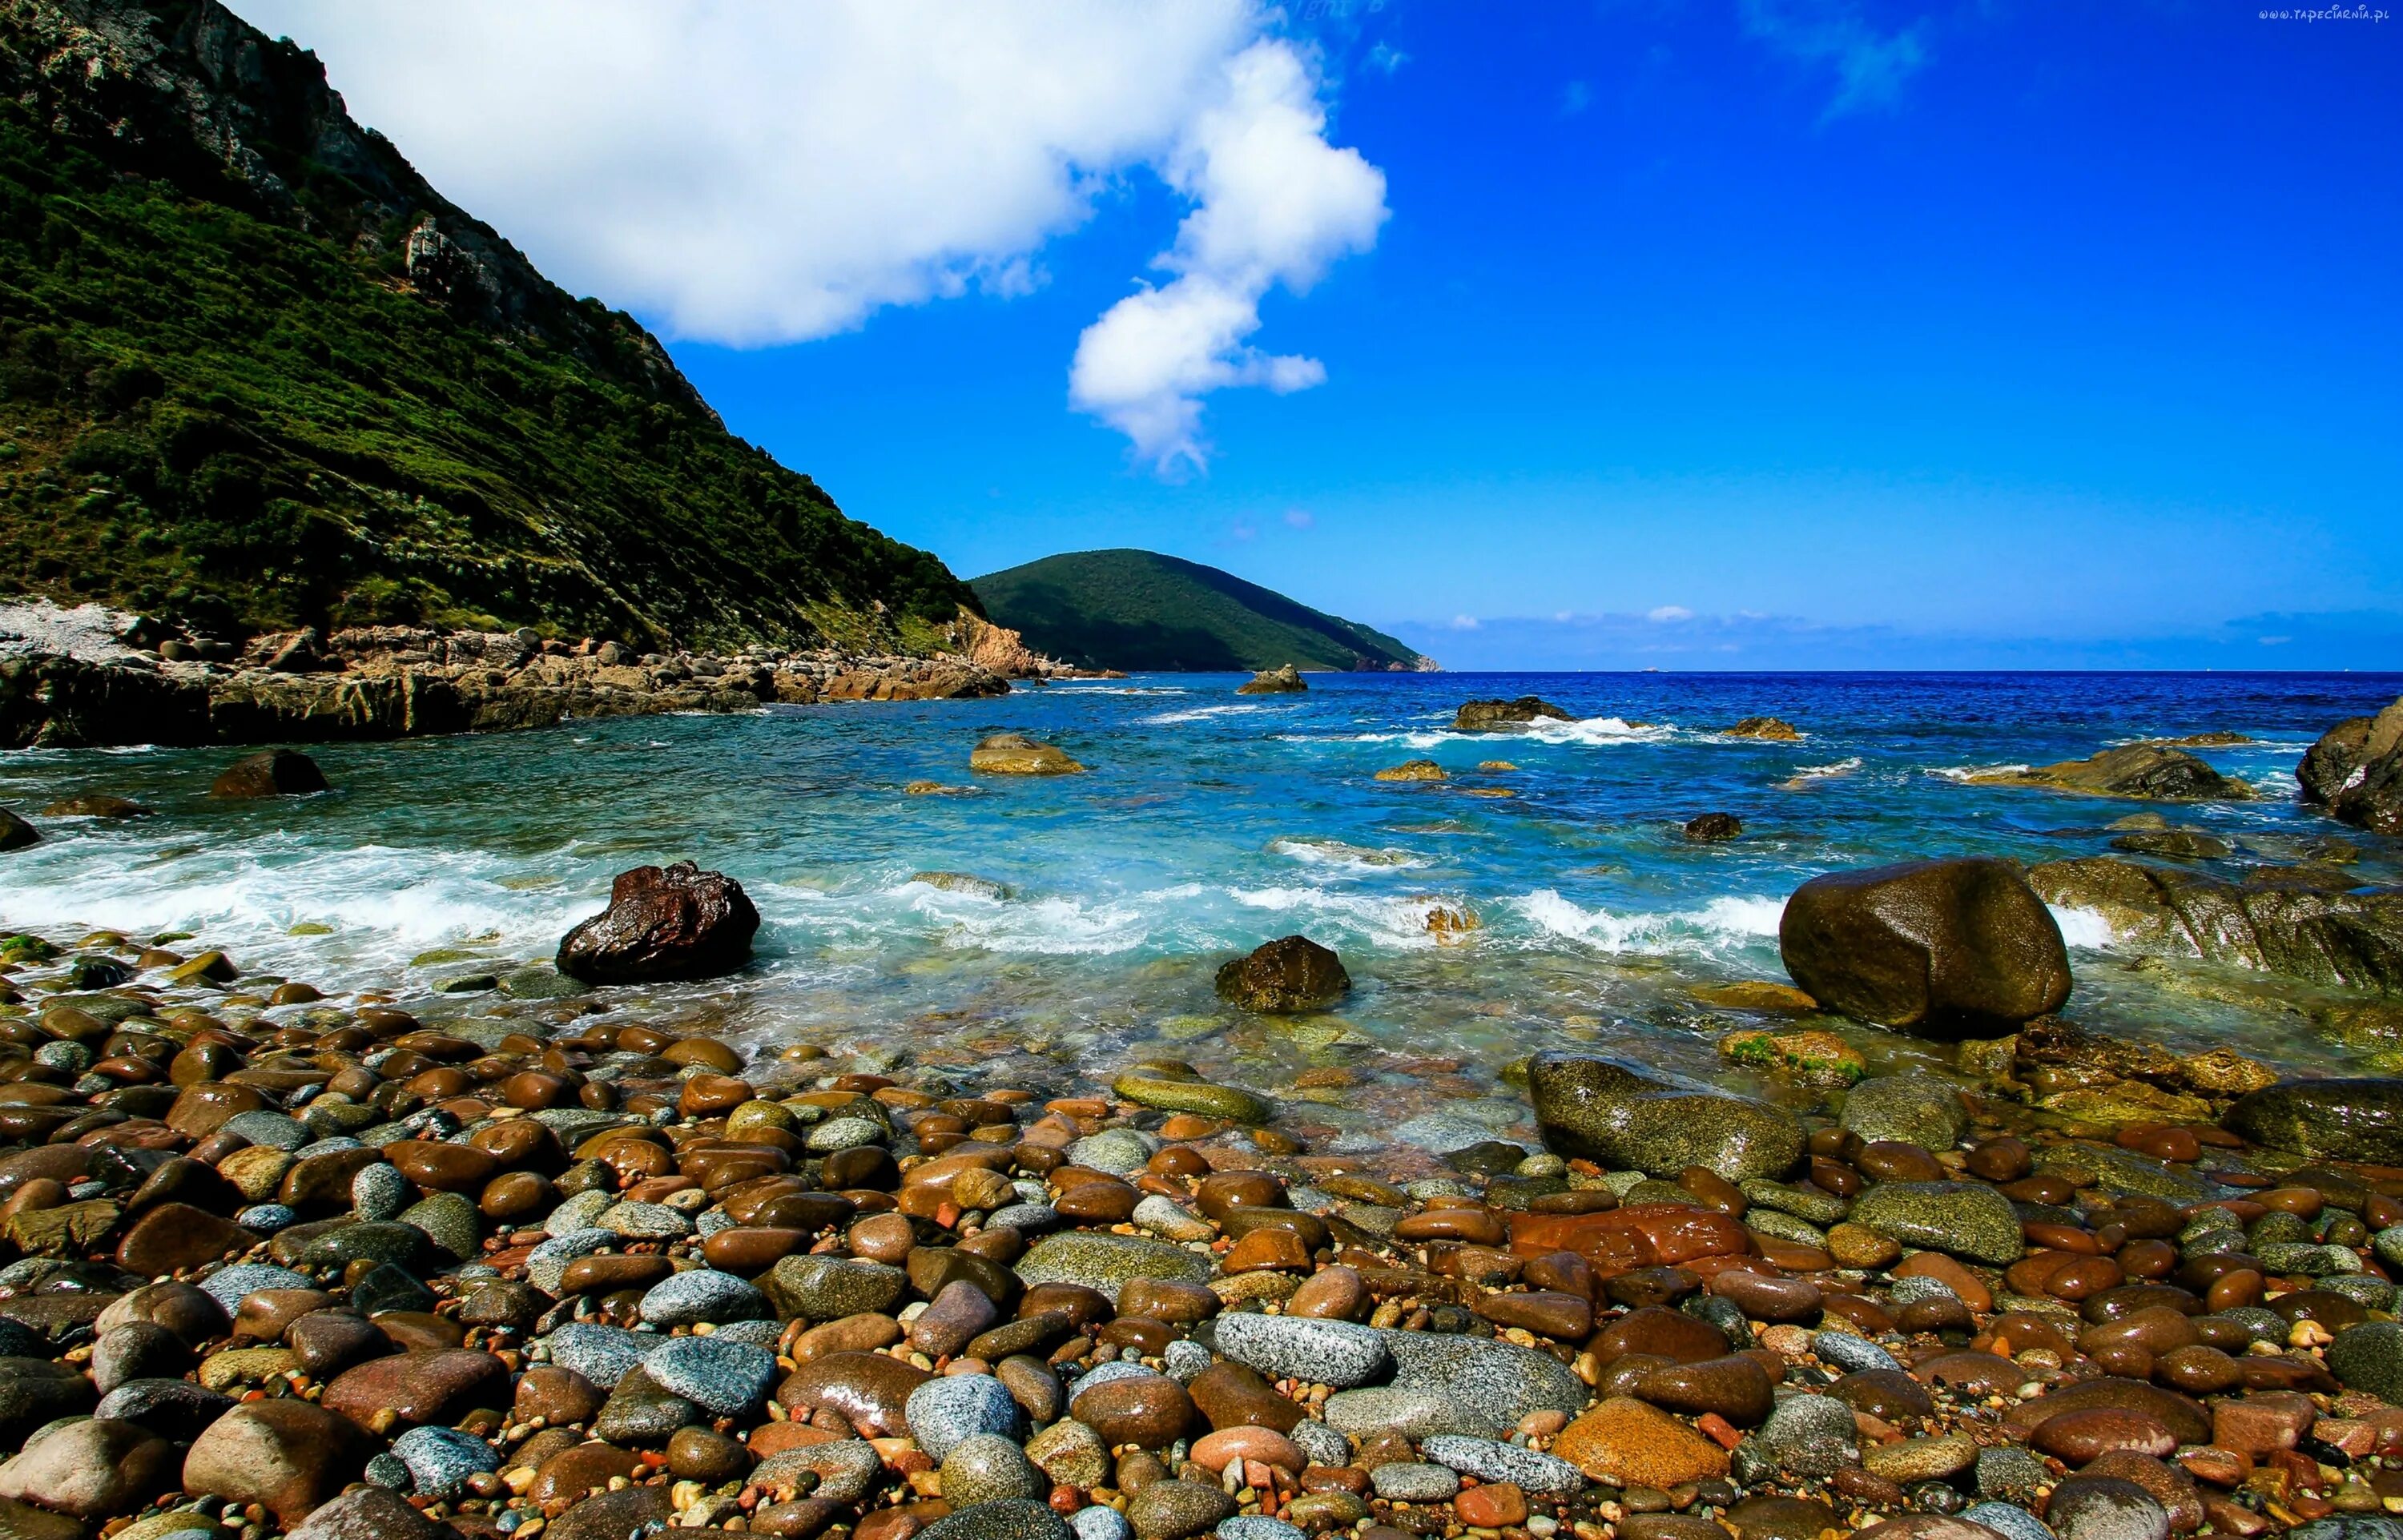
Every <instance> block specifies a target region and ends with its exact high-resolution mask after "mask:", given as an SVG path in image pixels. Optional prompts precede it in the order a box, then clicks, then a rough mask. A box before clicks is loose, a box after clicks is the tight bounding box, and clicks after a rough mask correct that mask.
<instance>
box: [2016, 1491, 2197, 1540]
mask: <svg viewBox="0 0 2403 1540" xmlns="http://www.w3.org/2000/svg"><path fill="white" fill-rule="evenodd" d="M2044 1512H2045V1519H2046V1521H2047V1522H2049V1524H2050V1525H2051V1526H2052V1529H2053V1531H2054V1532H2055V1533H2058V1534H2059V1535H2060V1536H2061V1540H2169V1533H2170V1516H2169V1510H2167V1509H2166V1508H2163V1507H2162V1506H2161V1505H2160V1503H2158V1502H2156V1501H2155V1500H2154V1498H2153V1495H2152V1493H2150V1492H2148V1491H2146V1490H2145V1489H2144V1488H2142V1487H2140V1486H2138V1485H2136V1484H2135V1483H2134V1482H2132V1481H2124V1480H2120V1479H2118V1478H2114V1477H2107V1476H2102V1477H2096V1476H2074V1477H2071V1478H2069V1479H2068V1480H2065V1481H2063V1482H2062V1483H2061V1485H2059V1486H2058V1487H2055V1488H2054V1489H2053V1490H2052V1497H2051V1500H2050V1501H2049V1502H2048V1503H2047V1504H2046V1505H2045V1510H2044Z"/></svg>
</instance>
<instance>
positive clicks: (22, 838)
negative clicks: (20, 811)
mask: <svg viewBox="0 0 2403 1540" xmlns="http://www.w3.org/2000/svg"><path fill="white" fill-rule="evenodd" d="M41 840H42V831H41V830H39V829H37V828H35V826H34V825H31V824H28V823H27V822H25V820H24V819H22V818H21V817H19V816H18V815H17V814H16V812H13V811H11V810H10V809H7V808H0V851H12V850H23V849H24V848H25V847H26V846H28V845H37V844H39V843H41Z"/></svg>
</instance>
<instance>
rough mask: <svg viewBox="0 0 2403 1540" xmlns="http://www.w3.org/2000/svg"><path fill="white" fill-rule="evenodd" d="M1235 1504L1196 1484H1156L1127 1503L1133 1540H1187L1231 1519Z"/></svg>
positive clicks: (1223, 1493) (1216, 1490)
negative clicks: (1224, 1520)
mask: <svg viewBox="0 0 2403 1540" xmlns="http://www.w3.org/2000/svg"><path fill="white" fill-rule="evenodd" d="M1234 1512H1235V1500H1234V1499H1233V1498H1231V1497H1229V1496H1228V1495H1227V1494H1226V1493H1225V1492H1223V1491H1219V1490H1218V1489H1217V1488H1216V1487H1213V1486H1205V1485H1203V1484H1202V1482H1199V1481H1155V1482H1153V1483H1152V1484H1151V1485H1149V1486H1147V1487H1146V1488H1144V1489H1143V1490H1142V1491H1138V1492H1136V1493H1135V1494H1134V1495H1133V1496H1132V1497H1131V1498H1129V1499H1128V1500H1127V1505H1126V1518H1127V1522H1128V1523H1130V1524H1132V1525H1133V1526H1134V1533H1135V1540H1190V1537H1191V1536H1193V1535H1197V1534H1201V1533H1204V1532H1205V1531H1208V1530H1212V1529H1215V1528H1216V1527H1217V1525H1218V1522H1219V1520H1220V1519H1229V1518H1232V1517H1233V1516H1234Z"/></svg>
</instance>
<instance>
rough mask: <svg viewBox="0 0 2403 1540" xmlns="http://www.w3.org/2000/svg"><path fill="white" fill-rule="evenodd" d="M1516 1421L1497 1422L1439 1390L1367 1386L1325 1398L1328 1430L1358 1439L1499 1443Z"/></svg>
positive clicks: (1477, 1409)
mask: <svg viewBox="0 0 2403 1540" xmlns="http://www.w3.org/2000/svg"><path fill="white" fill-rule="evenodd" d="M1517 1422H1518V1420H1517V1419H1516V1418H1513V1419H1511V1420H1510V1421H1509V1422H1502V1421H1499V1420H1497V1419H1495V1418H1493V1417H1492V1416H1490V1415H1488V1414H1487V1413H1485V1412H1483V1411H1481V1410H1479V1408H1476V1407H1473V1406H1471V1405H1469V1404H1468V1403H1467V1402H1466V1401H1464V1400H1462V1399H1461V1398H1460V1397H1458V1396H1456V1395H1452V1394H1448V1393H1446V1392H1443V1391H1440V1390H1410V1389H1405V1388H1404V1387H1402V1386H1399V1385H1369V1386H1367V1387H1365V1388H1363V1389H1360V1390H1341V1391H1337V1392H1336V1393H1335V1394H1332V1395H1330V1396H1328V1397H1327V1426H1328V1427H1330V1428H1333V1429H1334V1430H1336V1431H1337V1432H1338V1433H1345V1434H1350V1435H1351V1436H1354V1437H1355V1438H1365V1437H1367V1436H1368V1435H1370V1434H1373V1433H1398V1434H1400V1435H1401V1436H1403V1437H1405V1438H1408V1439H1410V1440H1412V1441H1413V1442H1415V1441H1417V1440H1420V1439H1424V1438H1425V1437H1426V1436H1428V1435H1430V1434H1438V1433H1456V1434H1461V1435H1465V1436H1468V1437H1471V1438H1499V1437H1501V1436H1504V1435H1505V1434H1507V1433H1508V1432H1509V1431H1510V1429H1511V1428H1512V1427H1514V1426H1516V1425H1517Z"/></svg>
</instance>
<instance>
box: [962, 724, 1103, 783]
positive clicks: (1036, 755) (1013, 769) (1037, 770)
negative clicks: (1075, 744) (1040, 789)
mask: <svg viewBox="0 0 2403 1540" xmlns="http://www.w3.org/2000/svg"><path fill="white" fill-rule="evenodd" d="M1084 768H1085V767H1084V766H1082V765H1080V764H1078V763H1076V760H1074V759H1071V758H1069V757H1068V756H1067V755H1066V754H1065V753H1064V752H1063V751H1062V750H1060V749H1057V748H1054V747H1053V746H1052V745H1050V744H1049V743H1038V742H1035V740H1034V739H1032V738H1029V737H1027V736H1026V735H1024V734H1023V733H1016V732H996V733H994V734H993V735H992V736H991V737H989V738H987V739H985V740H983V741H982V742H979V743H978V744H977V746H976V747H975V748H974V749H973V750H971V751H969V754H968V769H969V770H973V771H975V772H976V773H977V774H979V775H1074V774H1076V772H1077V771H1079V770H1083V769H1084Z"/></svg>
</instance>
